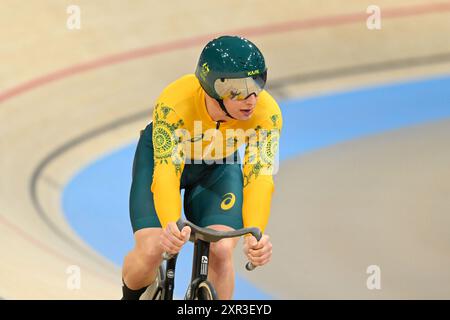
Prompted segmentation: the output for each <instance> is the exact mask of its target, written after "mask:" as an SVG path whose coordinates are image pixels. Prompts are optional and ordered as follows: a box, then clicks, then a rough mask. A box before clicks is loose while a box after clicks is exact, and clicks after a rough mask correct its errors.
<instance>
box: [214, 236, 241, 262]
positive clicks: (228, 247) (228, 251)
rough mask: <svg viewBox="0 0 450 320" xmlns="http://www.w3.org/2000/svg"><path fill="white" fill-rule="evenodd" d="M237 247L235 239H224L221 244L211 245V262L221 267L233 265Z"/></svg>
mask: <svg viewBox="0 0 450 320" xmlns="http://www.w3.org/2000/svg"><path fill="white" fill-rule="evenodd" d="M235 246H236V244H235V241H234V239H222V240H220V241H219V242H215V243H211V246H210V257H211V262H212V263H216V264H219V265H225V264H228V263H231V262H232V259H233V250H234V248H235Z"/></svg>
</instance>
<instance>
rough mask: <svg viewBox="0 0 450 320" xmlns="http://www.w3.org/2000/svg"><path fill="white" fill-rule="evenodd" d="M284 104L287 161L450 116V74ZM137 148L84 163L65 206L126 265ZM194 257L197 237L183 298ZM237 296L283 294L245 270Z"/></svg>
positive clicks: (80, 228) (184, 267)
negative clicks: (252, 279) (261, 286)
mask: <svg viewBox="0 0 450 320" xmlns="http://www.w3.org/2000/svg"><path fill="white" fill-rule="evenodd" d="M280 106H281V108H282V111H283V119H284V127H283V132H282V139H281V144H280V160H281V163H282V162H283V160H285V159H288V158H291V157H294V156H299V155H301V154H304V153H306V152H311V151H314V150H317V149H320V148H325V147H328V146H331V145H334V144H336V143H340V142H344V141H348V140H352V139H358V138H361V137H364V136H368V135H373V134H378V133H382V132H386V131H390V130H396V129H399V128H404V127H408V126H413V125H416V124H421V123H426V122H432V121H437V120H441V119H443V118H448V117H450V78H449V77H440V78H433V79H426V80H420V81H413V82H408V83H403V84H395V85H385V86H381V87H375V88H366V89H361V90H355V91H351V92H346V93H337V94H329V95H324V96H319V97H312V98H306V99H295V100H289V101H283V102H281V103H280ZM135 148H136V144H132V145H129V146H126V147H124V148H121V149H119V150H117V151H115V152H113V153H111V154H107V155H105V156H104V157H102V158H100V159H98V160H97V161H94V162H92V163H91V164H90V165H89V166H87V167H85V168H82V169H81V171H80V172H79V173H78V174H77V175H76V176H75V177H74V178H73V179H72V180H71V181H70V182H69V183H68V184H67V186H66V188H65V189H64V192H63V209H64V212H65V214H66V217H67V220H68V221H69V223H70V225H71V226H72V227H73V228H74V229H75V231H76V232H77V233H78V234H79V235H80V237H81V238H83V239H84V240H85V241H86V242H87V243H89V244H90V245H91V246H92V247H93V248H94V249H95V250H97V251H98V252H99V253H100V254H102V255H104V256H105V257H106V258H108V259H110V260H112V261H113V262H115V263H116V264H118V265H121V264H122V261H123V258H124V256H125V254H126V252H128V251H129V250H130V249H131V248H132V247H133V237H132V230H131V226H130V222H129V217H128V195H129V188H130V185H131V166H132V160H133V156H134V151H135ZM191 256H192V245H190V244H189V245H188V246H186V247H185V248H184V249H183V251H182V252H181V254H180V257H179V260H178V263H177V268H178V270H177V274H176V290H175V294H176V295H177V296H178V297H182V296H183V295H184V290H185V288H186V284H187V283H188V281H189V274H190V269H191V260H190V259H191ZM237 267H239V266H237ZM237 271H238V272H245V271H244V270H243V269H241V270H239V269H238V270H237ZM235 298H236V299H270V298H276V297H271V296H270V295H268V294H267V293H264V292H262V291H261V290H259V289H258V288H257V286H256V285H255V284H251V283H249V282H248V281H246V280H244V279H243V278H242V277H240V276H239V274H237V279H236V290H235Z"/></svg>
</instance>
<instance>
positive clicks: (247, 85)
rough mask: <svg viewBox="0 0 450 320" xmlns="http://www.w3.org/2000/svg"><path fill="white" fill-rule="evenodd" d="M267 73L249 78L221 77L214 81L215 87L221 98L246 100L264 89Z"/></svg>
mask: <svg viewBox="0 0 450 320" xmlns="http://www.w3.org/2000/svg"><path fill="white" fill-rule="evenodd" d="M266 79H267V73H266V72H264V73H263V74H262V75H258V76H253V77H247V78H236V79H234V78H232V79H224V78H219V79H217V80H216V81H215V82H214V89H215V90H216V92H217V94H218V95H219V96H220V98H221V99H227V98H228V99H231V100H245V99H247V98H248V97H249V96H250V95H252V94H255V95H256V96H258V95H259V93H260V92H261V91H262V90H263V89H264V86H265V84H266Z"/></svg>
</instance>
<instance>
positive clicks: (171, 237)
mask: <svg viewBox="0 0 450 320" xmlns="http://www.w3.org/2000/svg"><path fill="white" fill-rule="evenodd" d="M190 235H191V227H189V226H185V227H184V228H183V230H181V231H180V230H179V229H178V227H177V224H176V223H175V222H169V223H168V224H167V226H166V228H165V229H163V232H162V234H161V238H160V244H161V247H162V248H163V250H164V251H165V252H167V253H170V254H177V253H178V252H180V250H181V248H182V247H183V245H184V244H185V243H186V242H187V241H188V240H189V237H190Z"/></svg>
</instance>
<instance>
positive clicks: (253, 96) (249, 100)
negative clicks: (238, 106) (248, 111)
mask: <svg viewBox="0 0 450 320" xmlns="http://www.w3.org/2000/svg"><path fill="white" fill-rule="evenodd" d="M257 99H258V97H257V96H256V93H252V94H251V95H249V96H248V97H247V99H245V103H246V104H247V105H249V106H253V105H255V104H256V100H257Z"/></svg>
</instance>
